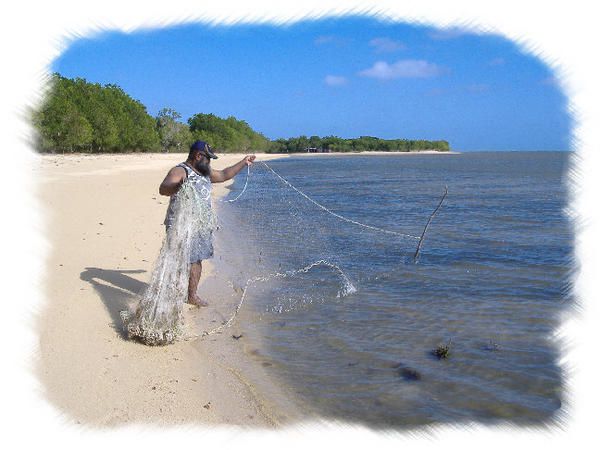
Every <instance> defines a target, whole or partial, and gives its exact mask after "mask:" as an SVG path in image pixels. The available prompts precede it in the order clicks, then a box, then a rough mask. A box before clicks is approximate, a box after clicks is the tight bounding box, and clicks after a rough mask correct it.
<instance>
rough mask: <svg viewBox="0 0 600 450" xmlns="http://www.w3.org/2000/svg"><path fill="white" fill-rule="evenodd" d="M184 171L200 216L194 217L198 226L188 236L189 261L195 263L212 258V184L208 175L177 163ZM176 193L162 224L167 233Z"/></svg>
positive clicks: (169, 230)
mask: <svg viewBox="0 0 600 450" xmlns="http://www.w3.org/2000/svg"><path fill="white" fill-rule="evenodd" d="M176 167H181V168H183V169H184V170H185V171H186V174H187V181H188V182H189V183H190V185H191V186H192V187H193V189H194V190H195V192H196V199H197V201H198V205H197V206H198V208H197V213H199V214H200V217H198V218H196V219H197V223H198V227H197V229H196V230H195V232H194V234H193V235H192V236H191V238H190V263H195V262H198V261H201V260H204V259H208V258H212V256H213V253H214V250H213V231H214V228H215V217H214V213H213V211H212V206H211V193H212V184H211V182H210V178H209V177H208V176H204V175H200V174H198V173H197V172H196V171H194V170H193V169H191V168H190V167H189V166H187V165H186V164H184V163H181V164H178V165H177V166H176ZM176 199H177V194H174V195H173V196H171V200H170V201H169V207H168V208H167V214H166V217H165V221H164V225H165V227H166V231H167V233H170V232H172V228H173V223H174V204H175V201H176Z"/></svg>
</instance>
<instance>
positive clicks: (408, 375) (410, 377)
mask: <svg viewBox="0 0 600 450" xmlns="http://www.w3.org/2000/svg"><path fill="white" fill-rule="evenodd" d="M392 369H396V370H397V371H398V375H400V376H401V377H402V378H403V379H404V380H406V381H419V380H420V379H421V378H422V377H421V374H420V373H419V371H417V370H416V369H413V368H412V367H408V366H405V365H404V364H402V363H401V362H400V363H398V364H394V365H393V366H392Z"/></svg>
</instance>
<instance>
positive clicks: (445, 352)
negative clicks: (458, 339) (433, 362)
mask: <svg viewBox="0 0 600 450" xmlns="http://www.w3.org/2000/svg"><path fill="white" fill-rule="evenodd" d="M451 345H452V340H450V341H449V342H448V343H447V344H440V345H438V346H437V347H436V348H434V349H433V350H432V351H431V354H432V355H433V356H435V357H436V358H437V359H447V358H448V357H450V346H451Z"/></svg>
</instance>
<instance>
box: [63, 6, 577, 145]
mask: <svg viewBox="0 0 600 450" xmlns="http://www.w3.org/2000/svg"><path fill="white" fill-rule="evenodd" d="M52 70H53V71H56V72H59V73H60V74H61V75H63V76H66V77H82V78H85V79H87V80H88V81H91V82H97V83H102V84H107V83H113V84H117V85H119V86H121V87H122V88H123V89H124V90H125V91H126V92H127V93H128V94H129V95H131V96H132V97H133V98H135V99H137V100H139V101H141V102H142V103H143V104H144V105H146V107H147V108H148V112H149V113H150V114H152V115H156V113H157V112H158V111H159V110H160V109H161V108H163V107H170V108H174V109H175V110H177V111H178V112H179V113H180V114H181V115H182V118H183V120H187V119H188V118H189V117H190V116H192V115H193V114H196V113H213V114H216V115H218V116H220V117H227V116H230V115H232V116H235V117H236V118H238V119H243V120H246V121H247V122H248V123H249V124H250V126H251V127H252V128H254V129H255V130H257V131H259V132H261V133H263V134H265V135H266V136H267V137H269V138H271V139H275V138H280V137H291V136H299V135H302V134H304V135H307V136H310V135H320V136H325V135H332V134H333V135H337V136H340V137H344V138H351V137H358V136H361V135H368V136H377V137H381V138H385V139H392V138H407V139H431V140H437V139H446V140H448V141H449V142H450V145H451V147H452V148H453V149H455V150H459V151H461V150H462V151H469V150H568V149H569V148H570V143H569V133H570V129H571V126H572V123H571V119H570V116H569V114H568V113H567V110H566V98H565V96H564V95H563V94H562V93H561V91H560V89H559V87H558V86H557V84H556V80H555V79H554V78H553V74H552V72H551V71H550V69H549V68H548V67H546V66H545V65H544V63H542V62H541V61H540V60H538V59H537V58H535V57H533V56H530V55H525V54H523V53H522V52H521V51H520V50H519V48H518V47H517V46H516V45H515V44H513V43H512V42H511V41H508V40H506V39H504V38H501V37H498V36H494V35H484V34H481V35H476V34H468V33H464V32H461V31H460V30H450V31H444V30H440V29H434V28H426V27H420V26H415V25H410V24H401V23H390V22H380V21H377V20H374V19H366V18H346V19H335V20H326V21H310V22H300V23H296V24H293V25H287V26H272V25H236V26H227V27H225V26H209V25H205V24H204V25H202V24H195V25H185V26H178V27H170V28H165V29H157V30H152V31H139V32H134V33H131V34H124V33H116V32H110V33H108V32H106V33H102V34H100V35H97V36H94V37H93V38H90V39H87V38H86V39H78V40H76V41H74V42H72V43H71V45H69V47H68V48H67V50H66V51H65V52H64V53H63V54H62V55H61V56H60V57H59V58H58V59H57V60H56V61H55V62H54V63H53V65H52Z"/></svg>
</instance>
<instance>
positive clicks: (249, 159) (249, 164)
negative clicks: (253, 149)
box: [244, 155, 256, 166]
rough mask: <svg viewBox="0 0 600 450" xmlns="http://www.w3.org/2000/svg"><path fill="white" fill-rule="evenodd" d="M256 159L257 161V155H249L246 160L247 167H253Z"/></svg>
mask: <svg viewBox="0 0 600 450" xmlns="http://www.w3.org/2000/svg"><path fill="white" fill-rule="evenodd" d="M255 159H256V156H255V155H248V156H246V157H245V158H244V162H245V163H246V165H247V166H251V165H252V164H253V163H254V160H255Z"/></svg>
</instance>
